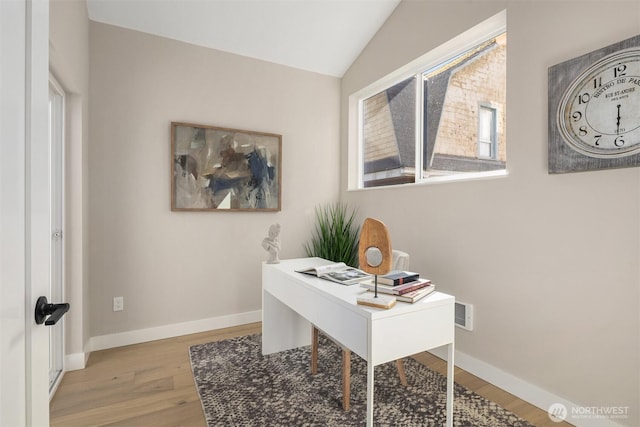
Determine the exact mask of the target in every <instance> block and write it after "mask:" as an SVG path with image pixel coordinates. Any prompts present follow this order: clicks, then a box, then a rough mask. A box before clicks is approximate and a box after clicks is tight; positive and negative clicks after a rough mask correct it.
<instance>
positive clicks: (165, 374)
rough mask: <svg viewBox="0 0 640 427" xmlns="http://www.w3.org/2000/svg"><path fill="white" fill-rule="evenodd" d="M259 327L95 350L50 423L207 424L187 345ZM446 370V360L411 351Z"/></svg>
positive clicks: (519, 404)
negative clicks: (196, 387)
mask: <svg viewBox="0 0 640 427" xmlns="http://www.w3.org/2000/svg"><path fill="white" fill-rule="evenodd" d="M260 332H261V323H260V322H257V323H251V324H248V325H242V326H236V327H232V328H225V329H219V330H215V331H209V332H202V333H199V334H192V335H185V336H181V337H176V338H169V339H165V340H159V341H152V342H148V343H142V344H136V345H130V346H126V347H119V348H113V349H108V350H101V351H96V352H93V353H92V354H91V356H90V358H89V361H88V363H87V367H86V368H85V369H82V370H78V371H72V372H68V373H66V374H65V376H64V378H63V379H62V382H61V384H60V386H59V387H58V390H57V392H56V394H55V396H54V398H53V399H52V401H51V405H50V412H51V426H54V427H55V426H64V427H75V426H78V427H85V426H110V427H116V426H117V427H127V426H147V425H148V426H151V425H152V426H158V427H177V426H184V427H191V426H194V427H200V426H205V420H204V415H203V413H202V406H201V404H200V400H199V398H198V394H197V392H196V389H195V384H194V381H193V375H192V373H191V364H190V361H189V347H191V346H192V345H197V344H204V343H207V342H212V341H219V340H224V339H229V338H234V337H238V336H244V335H250V334H257V333H260ZM413 357H414V358H415V359H416V360H417V361H418V362H420V363H423V364H425V365H426V366H427V367H429V368H430V369H433V370H434V371H437V372H440V373H441V374H443V375H446V366H447V365H446V362H444V361H443V360H441V359H439V358H437V357H435V356H433V355H431V354H430V353H420V354H418V355H415V356H413ZM455 375H456V377H455V380H456V382H457V383H459V384H461V385H463V386H465V387H467V388H469V389H470V390H472V391H474V392H476V393H478V394H479V395H481V396H484V397H486V398H488V399H490V400H492V401H494V402H496V403H497V404H498V405H500V406H502V407H504V408H505V409H508V410H510V411H512V412H514V413H515V414H517V415H519V416H520V417H522V418H524V419H526V420H528V421H529V422H531V423H532V424H534V425H536V426H539V427H566V426H570V424H567V423H554V422H552V421H551V420H550V419H549V417H548V416H547V413H546V411H542V410H540V409H538V408H536V407H535V406H533V405H530V404H528V403H527V402H524V401H522V400H520V399H518V398H516V397H515V396H513V395H511V394H509V393H507V392H505V391H504V390H501V389H499V388H497V387H495V386H493V385H491V384H489V383H487V382H486V381H484V380H482V379H480V378H478V377H475V376H473V375H471V374H469V373H468V372H465V371H463V370H461V369H459V368H456V371H455Z"/></svg>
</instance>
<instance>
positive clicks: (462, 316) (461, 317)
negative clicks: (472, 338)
mask: <svg viewBox="0 0 640 427" xmlns="http://www.w3.org/2000/svg"><path fill="white" fill-rule="evenodd" d="M456 326H458V327H460V328H462V329H466V330H467V331H473V305H472V304H467V303H466V302H460V301H456Z"/></svg>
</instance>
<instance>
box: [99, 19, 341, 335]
mask: <svg viewBox="0 0 640 427" xmlns="http://www.w3.org/2000/svg"><path fill="white" fill-rule="evenodd" d="M339 100H340V81H339V79H337V78H333V77H327V76H323V75H319V74H314V73H310V72H305V71H299V70H295V69H292V68H288V67H284V66H280V65H275V64H270V63H266V62H262V61H258V60H254V59H249V58H246V57H240V56H236V55H232V54H228V53H224V52H220V51H215V50H210V49H206V48H201V47H196V46H193V45H189V44H185V43H181V42H176V41H172V40H168V39H163V38H159V37H156V36H151V35H146V34H143V33H139V32H135V31H130V30H125V29H121V28H117V27H113V26H109V25H105V24H99V23H94V22H92V23H91V150H90V156H89V177H90V192H89V213H90V216H91V225H90V232H91V243H90V261H91V262H90V266H91V273H90V279H91V335H92V337H96V336H103V335H108V334H116V333H120V332H127V331H135V330H141V329H145V328H156V327H160V326H164V325H170V324H176V323H181V322H193V321H197V320H199V319H210V318H218V317H223V316H236V315H239V314H242V313H251V312H258V311H259V310H260V309H261V262H262V261H263V260H266V259H267V253H266V252H265V251H264V250H263V249H262V247H261V241H262V239H263V238H264V237H266V236H267V233H268V229H269V226H270V225H271V224H273V223H276V222H278V223H280V224H281V225H282V232H281V241H282V248H283V249H282V252H281V258H293V257H300V256H304V249H303V243H304V242H305V241H306V240H307V239H308V238H309V236H310V232H311V227H312V224H313V221H314V207H315V205H316V204H318V203H324V202H327V201H335V200H337V198H338V192H339V162H338V160H337V159H338V158H339V143H338V141H339V115H338V111H339ZM172 121H179V122H188V123H196V124H204V125H212V126H221V127H228V128H235V129H245V130H252V131H258V132H268V133H277V134H281V135H282V146H283V153H282V159H283V168H282V169H283V175H282V211H281V212H278V213H264V212H262V213H248V212H213V213H210V212H195V213H186V212H171V211H170V177H171V162H170V153H169V151H170V123H171V122H172ZM116 296H123V297H124V308H125V309H124V311H123V312H115V313H114V312H113V311H112V299H113V297H116ZM258 316H259V312H258ZM258 318H259V317H258Z"/></svg>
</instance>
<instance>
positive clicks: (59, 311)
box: [35, 297, 71, 326]
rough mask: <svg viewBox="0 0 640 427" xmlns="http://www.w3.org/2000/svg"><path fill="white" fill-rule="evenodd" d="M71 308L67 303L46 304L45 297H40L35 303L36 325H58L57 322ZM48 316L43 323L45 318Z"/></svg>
mask: <svg viewBox="0 0 640 427" xmlns="http://www.w3.org/2000/svg"><path fill="white" fill-rule="evenodd" d="M69 308H71V306H70V305H69V304H68V303H63V304H49V303H48V302H47V297H40V298H38V301H36V313H35V317H36V323H37V324H38V325H42V324H43V323H44V324H45V325H47V326H51V325H55V324H56V323H58V320H60V318H61V317H62V316H63V315H64V314H65V313H66V312H67V311H69ZM47 316H50V317H49V318H48V319H47V321H46V322H45V320H44V319H45V318H46V317H47Z"/></svg>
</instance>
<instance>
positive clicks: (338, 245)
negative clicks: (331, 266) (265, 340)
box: [305, 203, 360, 267]
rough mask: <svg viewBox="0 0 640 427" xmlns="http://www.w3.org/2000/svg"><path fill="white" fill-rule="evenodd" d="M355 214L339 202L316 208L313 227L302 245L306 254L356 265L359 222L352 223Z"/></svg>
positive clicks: (352, 265) (354, 211)
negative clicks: (310, 234) (308, 239)
mask: <svg viewBox="0 0 640 427" xmlns="http://www.w3.org/2000/svg"><path fill="white" fill-rule="evenodd" d="M356 213H357V212H356V210H350V209H349V208H348V207H347V205H346V204H343V203H334V204H330V205H326V206H322V207H316V226H315V229H314V230H313V233H312V237H311V240H310V241H309V242H307V243H306V244H305V251H306V253H307V256H310V257H320V258H324V259H328V260H329V261H333V262H344V263H345V264H347V265H349V266H351V267H357V265H358V243H359V235H360V225H359V224H356V223H355V219H356Z"/></svg>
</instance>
